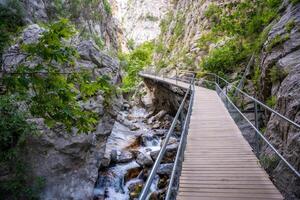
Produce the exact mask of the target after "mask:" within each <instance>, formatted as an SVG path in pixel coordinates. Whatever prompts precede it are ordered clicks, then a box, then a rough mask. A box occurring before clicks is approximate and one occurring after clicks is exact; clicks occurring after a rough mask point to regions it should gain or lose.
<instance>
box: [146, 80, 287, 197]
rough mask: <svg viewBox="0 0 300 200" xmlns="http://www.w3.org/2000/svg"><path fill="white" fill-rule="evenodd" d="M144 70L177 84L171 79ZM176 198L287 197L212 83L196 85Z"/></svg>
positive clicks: (182, 85)
mask: <svg viewBox="0 0 300 200" xmlns="http://www.w3.org/2000/svg"><path fill="white" fill-rule="evenodd" d="M143 76H144V77H146V78H147V77H148V78H151V79H156V80H158V81H164V82H167V83H170V84H175V85H176V81H174V80H171V79H162V78H157V77H154V76H150V75H143ZM177 84H178V85H179V86H180V87H183V88H187V87H188V84H186V83H183V82H177ZM177 199H179V200H228V199H232V200H248V199H253V200H254V199H255V200H263V199H264V200H269V199H270V200H271V199H283V197H282V195H281V194H280V193H279V191H278V190H277V189H276V187H275V186H274V185H273V183H272V181H271V180H270V179H269V176H268V174H267V173H266V172H265V171H264V169H263V168H262V167H261V166H260V164H259V161H258V159H257V158H256V156H255V155H254V153H253V151H252V148H251V147H250V145H249V144H248V143H247V142H246V140H245V139H244V138H243V136H242V134H241V132H240V130H239V128H238V127H237V125H236V124H235V122H234V121H233V119H232V118H231V116H230V114H229V113H228V111H227V109H226V107H225V106H224V104H223V102H222V101H221V99H220V98H219V96H218V95H217V93H216V92H215V91H212V90H209V89H205V88H201V87H196V88H195V100H194V105H193V111H192V116H191V123H190V127H189V131H188V136H187V146H186V150H185V154H184V162H183V166H182V172H181V176H180V182H179V191H178V196H177Z"/></svg>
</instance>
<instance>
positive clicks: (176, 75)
mask: <svg viewBox="0 0 300 200" xmlns="http://www.w3.org/2000/svg"><path fill="white" fill-rule="evenodd" d="M177 77H178V71H177V68H176V76H175V79H176V85H178V81H177Z"/></svg>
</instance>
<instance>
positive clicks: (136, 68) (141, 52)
mask: <svg viewBox="0 0 300 200" xmlns="http://www.w3.org/2000/svg"><path fill="white" fill-rule="evenodd" d="M153 51H154V44H153V43H152V42H145V43H144V44H142V45H140V46H138V47H137V48H136V49H135V50H134V51H132V52H131V53H130V54H128V55H122V56H121V60H123V61H124V62H126V63H127V66H126V67H125V71H126V75H125V77H124V78H123V85H122V90H123V91H124V92H126V93H129V92H132V91H134V90H135V89H136V86H137V84H138V83H139V81H140V79H139V76H138V73H139V72H140V71H141V70H143V69H144V68H145V67H146V66H148V65H150V64H151V62H152V55H153Z"/></svg>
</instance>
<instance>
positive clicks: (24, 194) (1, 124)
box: [0, 95, 43, 199]
mask: <svg viewBox="0 0 300 200" xmlns="http://www.w3.org/2000/svg"><path fill="white" fill-rule="evenodd" d="M20 107H22V106H21V104H20V103H19V102H18V99H16V97H15V96H10V95H2V96H1V98H0V165H1V166H2V167H3V166H7V167H8V170H9V174H10V176H9V178H8V179H3V180H0V191H1V192H0V199H38V194H39V192H40V189H42V186H43V184H42V182H43V181H42V179H41V178H38V180H34V181H32V182H34V184H32V185H31V187H30V186H29V184H28V180H29V177H27V176H26V169H27V168H26V166H25V164H24V162H23V161H22V160H21V159H20V153H21V152H22V146H23V145H24V143H25V138H26V137H28V136H31V135H32V134H33V133H35V127H34V126H33V125H31V124H29V123H28V122H27V121H26V118H27V117H28V113H26V112H25V111H22V110H21V109H20ZM2 169H3V168H2ZM31 180H32V179H31ZM16 191H18V192H16Z"/></svg>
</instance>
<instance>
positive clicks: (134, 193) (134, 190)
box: [128, 180, 144, 199]
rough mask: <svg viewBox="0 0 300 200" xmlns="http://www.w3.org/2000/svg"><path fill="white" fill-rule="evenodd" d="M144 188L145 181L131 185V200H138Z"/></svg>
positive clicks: (129, 187)
mask: <svg viewBox="0 0 300 200" xmlns="http://www.w3.org/2000/svg"><path fill="white" fill-rule="evenodd" d="M143 186H144V181H142V180H137V181H135V182H132V183H130V184H129V186H128V190H129V192H130V193H129V196H130V199H135V198H138V197H139V194H140V193H141V191H142V189H143Z"/></svg>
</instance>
